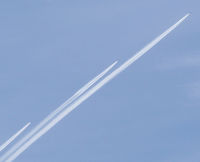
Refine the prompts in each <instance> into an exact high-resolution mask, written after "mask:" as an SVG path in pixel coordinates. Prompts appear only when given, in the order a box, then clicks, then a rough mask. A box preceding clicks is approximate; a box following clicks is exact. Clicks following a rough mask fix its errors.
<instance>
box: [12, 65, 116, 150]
mask: <svg viewBox="0 0 200 162" xmlns="http://www.w3.org/2000/svg"><path fill="white" fill-rule="evenodd" d="M117 62H118V61H115V62H114V63H113V64H111V65H110V66H109V67H107V68H106V69H105V70H104V71H103V72H101V73H100V74H99V75H97V76H96V77H95V78H93V79H92V80H90V81H89V82H88V83H87V84H85V85H84V86H83V87H82V88H81V89H79V90H78V91H77V92H75V93H74V95H73V96H72V97H70V98H69V99H68V100H67V101H65V102H64V103H63V104H62V105H61V106H59V107H58V108H57V109H56V110H54V111H53V112H51V113H50V114H49V115H48V116H47V117H46V118H45V119H43V120H42V121H41V122H40V123H39V124H38V125H37V126H36V127H35V128H33V129H32V130H31V131H30V132H29V133H28V134H27V135H25V136H24V137H23V138H22V139H21V141H19V142H18V143H17V144H16V145H14V147H13V148H11V150H10V153H11V152H14V151H15V150H16V149H17V148H18V147H19V146H20V145H22V144H23V143H24V142H26V141H27V140H28V139H29V138H30V137H31V136H33V135H34V134H35V133H36V132H37V131H39V130H40V129H41V128H42V127H43V126H45V124H47V123H48V122H49V121H50V120H52V119H53V118H54V117H55V116H56V115H57V114H59V113H60V112H61V111H62V110H64V108H66V106H68V105H69V104H71V103H72V102H73V101H74V100H76V99H77V98H78V97H79V96H80V95H82V94H83V93H84V92H85V91H86V90H88V89H89V88H90V87H91V86H92V85H93V84H95V83H96V82H97V81H98V80H99V79H101V78H102V77H103V76H104V75H105V74H106V73H108V72H109V71H110V70H111V69H112V68H113V67H114V66H115V65H116V64H117Z"/></svg>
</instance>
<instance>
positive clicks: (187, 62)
mask: <svg viewBox="0 0 200 162" xmlns="http://www.w3.org/2000/svg"><path fill="white" fill-rule="evenodd" d="M192 67H200V53H199V54H198V55H188V56H180V57H172V58H170V59H169V58H167V59H166V58H165V59H162V60H161V62H160V64H159V65H158V66H157V68H158V69H159V70H174V69H178V68H192Z"/></svg>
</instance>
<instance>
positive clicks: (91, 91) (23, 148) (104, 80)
mask: <svg viewBox="0 0 200 162" xmlns="http://www.w3.org/2000/svg"><path fill="white" fill-rule="evenodd" d="M188 16H189V14H187V15H185V16H184V17H183V18H182V19H180V20H179V21H178V22H177V23H176V24H174V25H173V26H171V27H170V28H169V29H167V30H166V31H165V32H164V33H162V34H161V35H160V36H158V37H157V38H156V39H154V40H153V41H152V42H150V43H149V44H148V45H147V46H145V47H144V48H143V49H142V50H140V51H139V52H138V53H137V54H136V55H134V56H133V57H131V58H130V59H129V60H128V61H126V62H125V63H124V64H122V65H121V66H120V67H119V68H117V69H116V70H114V71H113V72H112V73H111V74H110V75H108V76H107V77H105V78H104V79H103V80H102V81H101V82H99V83H98V84H97V85H95V86H94V87H93V88H91V89H90V90H89V91H87V92H86V93H85V94H84V95H82V96H81V97H80V98H79V99H77V100H76V101H75V102H74V103H73V104H72V105H70V106H69V107H68V108H67V109H65V110H64V111H63V112H62V113H60V114H59V115H58V116H57V117H55V118H54V119H53V120H52V121H51V122H50V123H49V124H47V125H46V126H45V127H44V128H43V129H41V130H40V131H39V132H38V133H36V134H35V135H34V136H33V137H31V138H30V139H29V140H28V141H27V142H26V143H25V144H23V145H22V146H21V147H19V148H18V149H17V150H16V152H14V153H13V154H11V155H10V156H9V155H8V154H5V155H4V156H2V157H1V159H0V161H1V162H3V161H5V160H6V162H10V161H13V160H15V159H16V158H17V157H18V156H19V155H20V154H21V153H23V152H24V151H25V150H26V149H27V148H28V147H29V146H30V145H31V144H33V143H34V142H35V141H36V140H38V139H39V138H40V137H41V136H43V135H44V134H45V133H47V132H48V131H49V130H50V129H51V128H52V127H53V126H55V125H56V124H57V123H58V122H59V121H60V120H62V119H63V118H64V117H65V116H66V115H68V114H69V113H70V112H71V111H72V110H74V109H75V108H76V107H77V106H79V105H80V104H81V103H82V102H84V101H85V100H86V99H87V98H89V97H90V96H91V95H92V94H94V93H95V92H96V91H98V90H99V89H100V88H101V87H103V86H104V85H105V84H106V83H108V82H109V81H111V80H112V79H113V78H114V77H116V76H117V75H118V74H119V73H121V72H122V71H123V70H125V69H126V68H127V67H128V66H130V65H131V64H132V63H133V62H134V61H136V60H137V59H138V58H140V57H141V56H142V55H144V54H145V53H146V52H147V51H148V50H150V49H151V48H152V47H153V46H155V45H156V44H157V43H158V42H159V41H161V40H162V39H163V38H164V37H165V36H166V35H168V34H169V33H170V32H171V31H172V30H174V29H175V28H176V27H177V26H178V25H179V24H181V23H182V22H183V21H184V20H185V19H186V18H187V17H188Z"/></svg>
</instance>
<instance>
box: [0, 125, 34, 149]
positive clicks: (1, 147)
mask: <svg viewBox="0 0 200 162" xmlns="http://www.w3.org/2000/svg"><path fill="white" fill-rule="evenodd" d="M30 124H31V123H28V124H26V125H25V126H24V127H23V128H22V129H20V130H19V131H18V132H17V133H15V134H14V135H13V136H12V137H10V138H9V139H8V140H7V141H6V142H5V143H3V144H2V145H1V146H0V152H1V151H3V150H4V149H5V148H6V147H7V146H8V145H9V144H10V143H11V142H13V141H14V140H15V139H16V138H17V137H18V136H19V135H20V134H21V133H22V132H23V131H25V129H26V128H27V127H28V126H29V125H30Z"/></svg>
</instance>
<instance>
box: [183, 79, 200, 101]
mask: <svg viewBox="0 0 200 162" xmlns="http://www.w3.org/2000/svg"><path fill="white" fill-rule="evenodd" d="M185 88H186V91H187V93H188V95H189V97H191V98H194V97H195V98H200V81H198V82H193V83H190V84H186V85H185Z"/></svg>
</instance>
